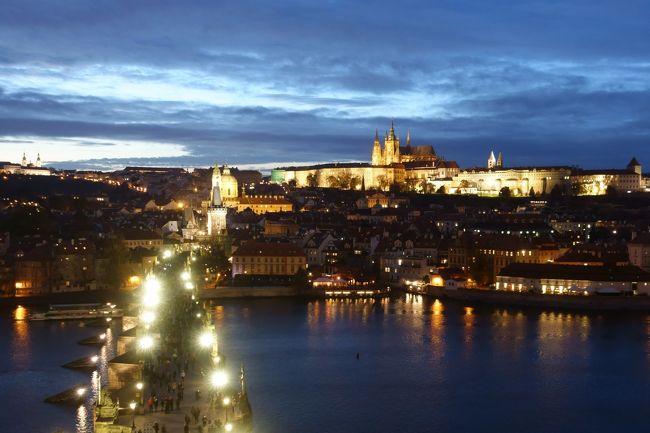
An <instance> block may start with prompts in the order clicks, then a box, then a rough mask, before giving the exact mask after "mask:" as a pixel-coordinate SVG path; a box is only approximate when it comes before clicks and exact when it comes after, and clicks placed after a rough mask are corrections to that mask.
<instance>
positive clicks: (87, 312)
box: [29, 303, 124, 320]
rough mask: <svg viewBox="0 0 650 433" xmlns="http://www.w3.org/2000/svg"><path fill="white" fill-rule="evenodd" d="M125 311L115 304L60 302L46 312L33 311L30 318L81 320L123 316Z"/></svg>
mask: <svg viewBox="0 0 650 433" xmlns="http://www.w3.org/2000/svg"><path fill="white" fill-rule="evenodd" d="M123 315H124V313H123V311H122V310H121V309H119V308H116V306H115V304H111V303H108V304H58V305H50V309H49V310H48V311H47V312H46V313H33V314H30V315H29V320H81V319H103V318H110V319H113V318H116V317H122V316H123Z"/></svg>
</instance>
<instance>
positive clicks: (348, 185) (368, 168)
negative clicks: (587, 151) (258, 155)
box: [271, 123, 650, 196]
mask: <svg viewBox="0 0 650 433" xmlns="http://www.w3.org/2000/svg"><path fill="white" fill-rule="evenodd" d="M370 156H371V158H370V163H331V164H319V165H312V166H300V167H281V168H277V169H274V170H273V171H272V173H271V181H273V182H277V183H289V184H293V185H296V186H298V187H324V188H338V189H359V190H360V189H365V188H372V189H381V190H387V189H389V188H390V187H391V186H394V185H395V186H397V187H399V188H401V189H405V190H409V191H416V192H425V193H432V192H439V193H440V192H442V193H447V194H476V195H483V196H496V195H500V194H508V195H513V196H532V195H537V194H548V193H550V192H552V191H556V190H559V191H560V192H562V193H573V194H577V195H599V194H605V193H606V192H607V190H608V189H611V188H613V189H615V190H618V191H623V192H636V191H646V190H648V191H650V179H646V178H644V177H643V175H642V168H641V164H639V162H638V161H637V160H636V159H635V158H632V160H631V161H630V163H629V164H628V165H627V166H626V167H625V168H624V169H601V170H583V169H580V168H577V167H575V166H571V165H566V166H531V167H506V166H505V164H504V158H503V154H502V153H501V152H499V153H498V155H495V153H494V151H491V152H490V154H489V156H488V159H487V163H486V165H485V166H483V167H475V168H468V169H464V170H461V169H460V167H459V166H458V164H457V163H456V162H455V161H449V160H445V159H444V158H442V157H441V156H439V155H437V154H436V152H435V151H434V149H433V146H431V145H416V146H414V145H412V144H411V133H410V131H408V132H407V134H406V139H405V146H402V144H401V141H400V138H399V136H398V135H397V134H396V132H395V126H394V124H392V123H391V126H390V129H389V130H388V131H386V134H385V135H384V138H383V143H382V141H381V140H380V137H379V133H378V132H377V131H375V138H374V141H373V144H372V150H371V155H370Z"/></svg>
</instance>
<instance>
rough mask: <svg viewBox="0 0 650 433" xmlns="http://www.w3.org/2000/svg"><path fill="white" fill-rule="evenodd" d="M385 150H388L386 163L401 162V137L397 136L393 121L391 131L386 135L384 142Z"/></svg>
mask: <svg viewBox="0 0 650 433" xmlns="http://www.w3.org/2000/svg"><path fill="white" fill-rule="evenodd" d="M384 151H385V152H386V158H385V161H384V163H385V164H386V165H390V164H394V163H399V162H400V157H399V138H397V137H396V136H395V125H394V124H393V123H392V122H391V124H390V131H388V135H387V136H386V141H385V142H384Z"/></svg>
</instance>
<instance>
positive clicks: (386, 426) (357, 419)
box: [0, 295, 650, 433]
mask: <svg viewBox="0 0 650 433" xmlns="http://www.w3.org/2000/svg"><path fill="white" fill-rule="evenodd" d="M27 310H28V308H27V309H23V310H22V311H21V312H20V313H19V312H18V311H14V313H13V317H17V316H19V315H24V314H27V313H28V311H27ZM213 313H214V314H213V317H214V320H215V323H216V324H217V332H218V333H219V337H220V340H219V341H220V346H222V348H223V349H222V350H223V351H224V353H227V354H228V356H229V358H230V359H233V360H236V361H235V362H236V363H239V362H240V361H243V362H244V363H245V365H246V371H247V372H248V373H247V374H249V377H248V380H247V383H248V386H249V387H250V388H249V391H250V396H251V399H252V404H253V408H254V413H255V426H256V430H255V431H256V433H275V432H283V433H285V432H288V433H292V432H296V433H297V432H304V431H313V432H315V433H329V432H330V431H331V432H334V431H336V432H337V433H352V432H358V431H373V432H375V433H388V432H391V433H393V432H395V431H408V432H409V433H418V432H423V433H424V432H429V431H432V426H435V431H436V432H439V433H444V432H459V431H461V432H462V431H475V430H480V429H482V428H483V429H487V430H491V429H492V427H495V426H498V430H499V431H500V432H502V433H511V432H512V433H514V432H521V431H527V432H529V433H538V432H549V431H566V426H567V425H575V426H577V428H576V429H575V431H590V432H592V433H600V432H605V431H632V430H635V429H634V427H635V426H636V427H638V426H639V425H642V419H643V418H644V416H645V415H643V414H641V413H640V412H641V411H630V410H629V407H630V405H632V404H633V405H636V406H638V407H647V406H648V405H650V395H649V393H647V389H649V388H650V316H648V317H646V316H624V315H619V316H616V315H613V316H607V317H604V318H603V317H602V316H601V315H594V314H591V315H590V314H579V313H566V312H551V311H542V310H521V309H517V308H513V309H506V308H493V307H488V306H469V305H463V304H459V303H454V302H451V301H447V300H435V299H431V298H426V297H422V296H419V295H405V296H403V297H400V298H394V299H378V300H375V299H359V300H319V301H310V302H302V301H296V300H278V299H275V300H230V301H224V302H222V303H217V305H215V307H214V309H213ZM5 329H6V330H8V331H9V338H7V339H6V340H5V341H7V343H8V347H6V348H5V347H2V348H1V349H2V350H5V351H10V352H11V356H10V357H8V358H7V359H6V363H8V364H3V366H5V367H4V368H5V369H7V370H9V371H12V372H15V373H19V372H20V371H29V372H30V373H29V374H30V375H31V374H33V372H32V370H35V369H42V368H43V367H42V366H39V367H34V364H35V363H36V361H39V360H38V359H37V358H38V357H41V359H40V361H39V362H41V363H43V362H44V363H47V362H49V363H50V364H55V365H54V369H53V370H52V371H53V373H49V372H48V374H49V375H50V376H56V375H58V374H59V373H60V374H61V375H62V376H63V375H66V374H67V375H70V374H72V375H73V379H70V380H69V383H70V385H71V384H73V383H77V382H80V380H76V379H75V378H78V377H79V373H76V372H74V373H70V372H68V371H66V370H63V369H60V368H59V367H58V365H60V364H61V363H62V362H61V361H59V360H58V359H57V361H54V360H52V361H48V358H47V356H48V355H47V354H44V353H43V351H39V347H40V346H42V345H44V344H45V343H47V341H48V340H46V339H53V338H57V339H60V340H61V341H63V340H65V339H70V340H71V341H72V345H69V346H68V347H72V348H74V349H75V350H79V347H75V346H74V345H75V343H76V340H78V339H81V338H82V336H81V335H80V332H81V331H83V333H84V334H85V335H83V336H89V335H96V334H99V333H101V332H104V330H103V329H101V328H89V329H85V330H84V329H79V327H78V326H76V325H74V324H71V323H69V324H66V325H63V326H61V325H60V324H58V323H43V322H41V323H39V322H27V321H24V322H12V323H11V324H9V323H8V322H7V325H6V327H5ZM114 329H117V328H114ZM36 331H38V332H36ZM106 333H107V345H106V346H105V347H104V348H102V349H99V348H97V347H95V348H83V347H82V348H81V350H82V352H83V353H81V354H79V355H76V357H81V356H85V355H88V356H90V355H92V354H97V355H98V356H99V360H98V364H97V370H96V371H95V372H93V373H92V374H91V375H87V376H86V377H87V380H88V384H89V386H90V388H89V390H92V392H89V393H88V394H89V399H88V404H87V405H84V406H82V407H79V408H76V409H75V410H74V411H70V410H68V409H60V408H57V409H56V410H57V411H60V410H63V411H65V413H66V416H67V417H68V420H69V424H68V428H64V429H63V430H65V431H70V430H71V429H72V428H74V429H75V430H76V431H77V433H89V431H90V429H91V427H90V426H92V419H91V414H92V407H91V406H90V402H91V401H93V400H94V399H96V398H97V393H98V388H99V387H98V381H99V380H100V378H101V380H102V381H103V383H104V384H105V383H106V368H107V361H108V360H110V359H111V358H112V357H113V356H114V354H115V341H116V340H117V338H116V335H117V334H116V332H115V331H114V330H113V329H110V330H107V331H106ZM36 335H39V336H38V337H35V336H36ZM35 338H36V339H35ZM75 353H76V352H75ZM356 353H360V354H361V356H360V359H359V360H357V359H356V357H355V354H356ZM66 357H67V359H65V360H66V361H70V360H72V359H74V358H75V356H73V355H70V356H67V355H66ZM6 365H8V366H6ZM7 379H8V378H4V380H5V382H1V383H0V384H2V385H3V386H5V384H6V383H7V382H6V381H7ZM0 380H2V377H0ZM21 380H26V381H30V380H32V381H35V382H37V384H38V386H37V387H35V388H34V389H35V390H34V391H33V395H31V398H35V399H38V400H40V399H42V398H43V397H45V396H46V395H49V394H53V393H55V392H59V391H61V390H62V389H63V388H64V386H61V385H60V384H55V385H52V384H51V383H50V384H49V385H48V383H47V382H43V379H42V378H41V377H37V378H33V376H21ZM42 383H45V384H46V385H42ZM47 386H50V387H53V388H47ZM46 388H47V389H46ZM287 389H289V390H290V392H286V390H287ZM612 393H615V394H616V398H617V402H620V404H616V405H611V401H610V398H611V395H612ZM599 407H601V408H607V410H595V409H594V408H599ZM47 408H48V409H47V410H48V411H49V412H47V413H48V416H43V415H40V414H39V411H40V409H41V406H37V407H36V408H35V409H34V410H33V412H34V414H35V415H34V417H39V416H43V419H42V420H41V421H40V422H41V423H42V424H41V425H42V426H43V427H44V428H43V429H40V430H38V429H36V430H35V429H33V428H32V429H29V428H21V425H20V420H19V419H16V421H15V422H14V423H13V424H12V426H13V425H15V426H16V430H17V431H53V429H52V428H50V427H51V426H52V424H51V421H50V418H49V414H51V413H52V412H53V411H54V410H53V409H51V407H50V406H48V407H47ZM287 408H292V410H287ZM323 408H327V409H323ZM468 408H471V416H468ZM540 413H543V414H544V417H540V416H539V414H540ZM395 414H399V416H395ZM503 414H508V415H507V422H504V418H503V417H504V415H503ZM333 417H334V418H333ZM32 418H33V417H32ZM7 419H9V418H8V415H7V414H5V415H4V418H2V415H0V431H5V430H6V429H5V428H3V427H4V426H5V425H7V424H3V422H6V421H4V420H7ZM532 419H534V420H536V421H535V422H534V423H531V421H530V420H532ZM328 426H331V427H332V428H329V427H328ZM636 430H639V429H636ZM641 430H642V429H641Z"/></svg>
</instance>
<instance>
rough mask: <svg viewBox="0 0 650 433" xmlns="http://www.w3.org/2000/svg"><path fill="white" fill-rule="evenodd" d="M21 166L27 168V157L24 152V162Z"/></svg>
mask: <svg viewBox="0 0 650 433" xmlns="http://www.w3.org/2000/svg"><path fill="white" fill-rule="evenodd" d="M20 165H22V166H23V167H27V156H26V155H25V152H23V160H22V161H21V163H20Z"/></svg>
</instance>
